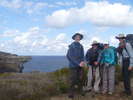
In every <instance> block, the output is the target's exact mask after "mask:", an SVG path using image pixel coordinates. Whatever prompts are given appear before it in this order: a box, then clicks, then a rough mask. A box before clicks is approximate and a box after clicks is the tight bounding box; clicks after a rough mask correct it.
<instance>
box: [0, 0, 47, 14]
mask: <svg viewBox="0 0 133 100" xmlns="http://www.w3.org/2000/svg"><path fill="white" fill-rule="evenodd" d="M0 6H2V7H5V8H11V9H15V10H18V11H20V9H21V10H24V11H25V12H26V13H28V14H32V13H35V12H36V13H37V12H38V11H41V10H42V9H43V8H45V7H46V6H48V4H47V3H46V2H34V1H28V0H27V1H24V0H0Z"/></svg>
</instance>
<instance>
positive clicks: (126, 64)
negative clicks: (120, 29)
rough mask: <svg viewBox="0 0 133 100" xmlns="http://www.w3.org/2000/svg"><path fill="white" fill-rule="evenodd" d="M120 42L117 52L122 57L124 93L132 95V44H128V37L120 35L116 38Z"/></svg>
mask: <svg viewBox="0 0 133 100" xmlns="http://www.w3.org/2000/svg"><path fill="white" fill-rule="evenodd" d="M116 38H117V39H118V40H119V46H118V48H117V51H118V53H119V55H121V56H122V75H123V81H124V88H125V89H124V92H123V93H125V94H127V95H131V81H130V80H131V70H132V69H133V52H132V51H133V48H132V46H131V44H130V43H128V42H126V36H125V35H124V34H119V35H118V36H116Z"/></svg>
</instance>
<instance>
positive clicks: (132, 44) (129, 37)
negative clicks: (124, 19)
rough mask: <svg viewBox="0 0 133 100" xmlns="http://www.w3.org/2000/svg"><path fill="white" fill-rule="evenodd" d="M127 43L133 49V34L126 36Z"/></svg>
mask: <svg viewBox="0 0 133 100" xmlns="http://www.w3.org/2000/svg"><path fill="white" fill-rule="evenodd" d="M126 42H128V43H130V44H131V46H132V48H133V34H128V35H127V36H126Z"/></svg>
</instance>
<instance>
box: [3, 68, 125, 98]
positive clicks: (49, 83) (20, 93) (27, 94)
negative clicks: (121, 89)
mask: <svg viewBox="0 0 133 100" xmlns="http://www.w3.org/2000/svg"><path fill="white" fill-rule="evenodd" d="M86 73H87V71H86V68H85V69H84V74H83V83H85V80H86ZM116 77H117V81H116V83H117V85H118V84H119V83H120V82H121V80H122V78H121V74H120V67H119V66H117V71H116ZM68 89H69V69H68V68H63V69H61V70H57V71H55V72H50V73H42V72H31V73H3V74H0V100H63V97H64V98H66V96H61V97H60V95H64V94H66V93H67V92H68ZM57 96H59V97H60V98H62V99H59V97H57ZM51 97H52V98H51ZM53 97H55V98H53ZM100 97H101V96H99V98H100ZM50 98H51V99H50ZM56 98H58V99H56ZM64 100H66V99H64ZM77 100H81V99H77ZM83 100H88V99H83ZM95 100H99V99H95ZM112 100H113V99H112ZM120 100H124V99H120Z"/></svg>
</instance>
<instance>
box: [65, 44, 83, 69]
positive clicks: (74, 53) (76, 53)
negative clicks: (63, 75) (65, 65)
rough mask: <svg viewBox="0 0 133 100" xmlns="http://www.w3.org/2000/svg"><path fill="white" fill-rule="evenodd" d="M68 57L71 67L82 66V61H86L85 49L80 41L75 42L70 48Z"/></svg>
mask: <svg viewBox="0 0 133 100" xmlns="http://www.w3.org/2000/svg"><path fill="white" fill-rule="evenodd" d="M67 59H68V61H69V67H71V68H73V67H80V66H79V64H80V62H82V61H84V49H83V46H82V45H81V44H80V43H79V42H73V43H72V44H71V45H70V46H69V49H68V52H67Z"/></svg>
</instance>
